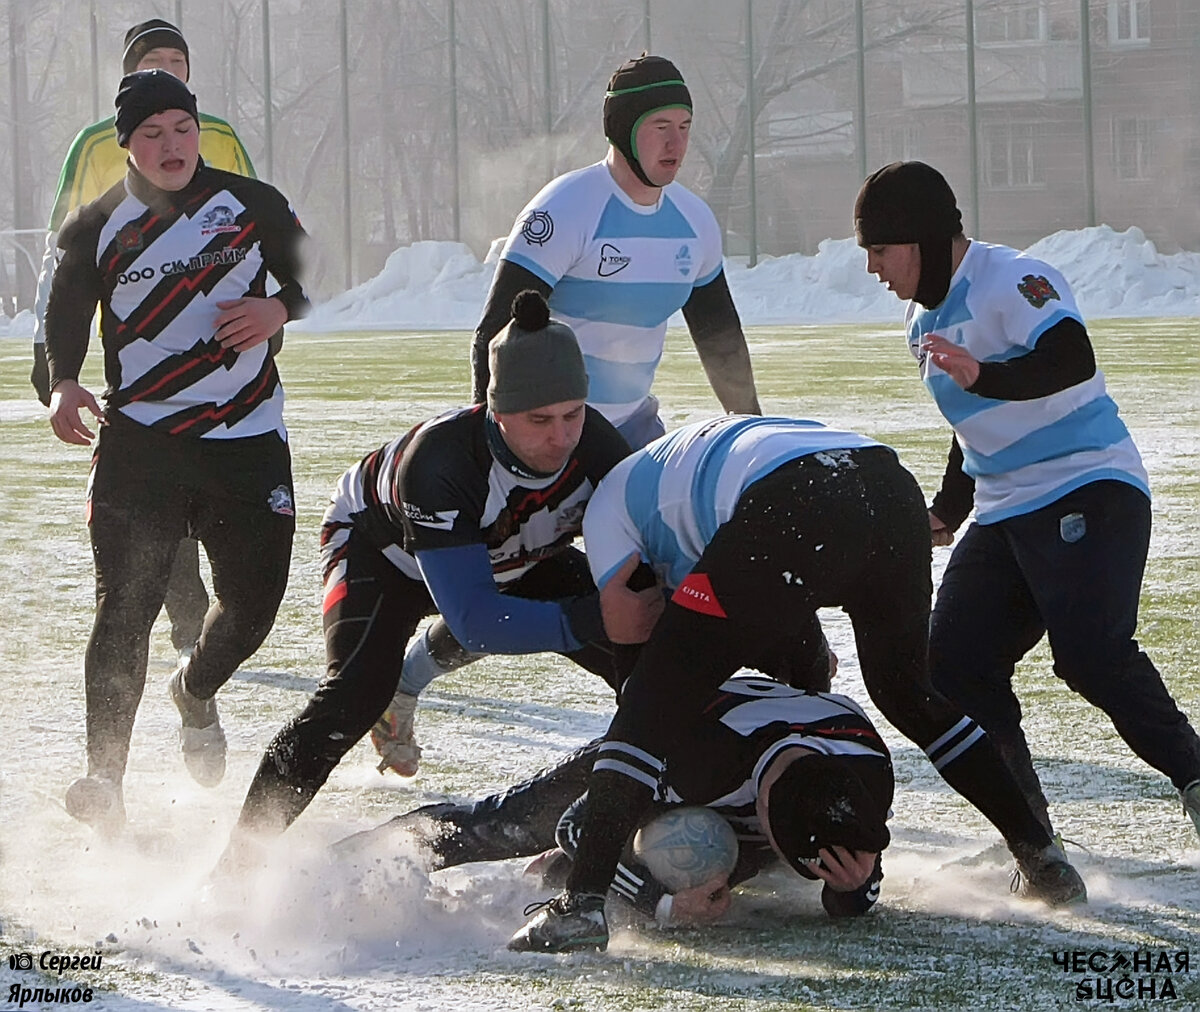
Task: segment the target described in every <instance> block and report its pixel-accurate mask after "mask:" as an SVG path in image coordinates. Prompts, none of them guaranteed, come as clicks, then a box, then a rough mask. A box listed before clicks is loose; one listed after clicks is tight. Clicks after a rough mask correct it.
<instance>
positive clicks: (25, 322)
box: [0, 309, 33, 337]
mask: <svg viewBox="0 0 1200 1012" xmlns="http://www.w3.org/2000/svg"><path fill="white" fill-rule="evenodd" d="M0 337H33V313H31V312H30V311H29V310H28V309H22V310H21V311H20V312H19V313H17V315H16V316H12V317H9V316H5V315H4V314H3V313H0Z"/></svg>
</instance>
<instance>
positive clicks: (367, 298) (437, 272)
mask: <svg viewBox="0 0 1200 1012" xmlns="http://www.w3.org/2000/svg"><path fill="white" fill-rule="evenodd" d="M497 245H498V244H494V245H493V248H492V251H491V252H490V253H489V255H488V257H487V259H486V261H485V262H484V263H482V264H481V263H480V262H479V261H478V260H476V259H475V257H474V256H473V255H472V253H471V251H470V250H469V249H468V248H467V247H466V246H464V245H462V244H461V243H454V242H420V243H415V244H414V245H412V246H406V247H403V248H402V249H399V250H397V251H396V252H394V253H393V254H392V255H391V256H390V257H389V258H388V261H387V264H386V265H385V266H384V269H383V270H382V271H381V272H380V273H379V274H378V275H377V276H376V277H374V278H372V279H371V280H370V281H368V282H366V283H365V284H362V285H359V286H358V287H357V288H353V289H351V290H350V291H348V292H345V293H344V294H342V295H339V296H337V297H336V298H334V299H331V300H330V301H329V302H326V303H325V304H323V305H321V306H319V307H318V308H317V309H316V310H315V311H314V313H313V315H312V316H311V317H310V318H309V319H307V320H305V321H304V322H303V323H300V324H297V325H295V329H297V330H318V331H329V330H357V329H393V330H410V329H419V330H472V329H474V327H475V326H476V324H478V323H479V316H480V313H481V312H482V310H483V303H484V300H485V298H486V296H487V290H488V286H489V285H490V284H491V280H492V273H493V270H494V260H495V254H496V251H497ZM1029 252H1030V253H1032V254H1033V255H1034V256H1037V257H1040V258H1041V259H1043V260H1045V261H1046V262H1047V263H1050V264H1052V265H1053V266H1055V267H1057V268H1058V269H1059V270H1061V271H1062V272H1063V274H1064V275H1065V276H1066V278H1067V281H1068V283H1069V284H1070V285H1071V288H1072V290H1073V291H1074V293H1075V297H1076V299H1077V301H1078V302H1079V305H1080V308H1081V309H1082V311H1083V314H1084V316H1086V317H1089V318H1096V319H1100V318H1104V317H1112V316H1193V315H1200V253H1187V252H1184V253H1176V254H1173V255H1164V254H1161V253H1159V252H1158V250H1157V249H1156V248H1155V246H1154V243H1152V242H1150V241H1149V240H1148V239H1147V238H1146V236H1145V233H1143V232H1142V230H1141V229H1139V228H1129V229H1126V230H1125V231H1124V232H1118V231H1116V230H1115V229H1113V228H1110V227H1109V226H1108V225H1099V226H1096V227H1095V228H1085V229H1081V230H1078V231H1062V232H1056V233H1054V234H1053V235H1051V236H1047V237H1046V238H1045V239H1042V240H1040V241H1038V242H1037V243H1035V244H1034V245H1033V246H1031V247H1030V248H1029ZM726 270H727V274H728V278H729V287H730V289H731V290H732V292H733V297H734V301H735V302H736V303H737V307H738V312H739V314H740V315H741V318H742V322H743V323H744V324H746V325H747V326H759V325H788V324H810V323H881V322H889V323H890V322H894V321H896V320H898V319H899V318H900V316H901V306H900V304H899V303H898V302H897V300H896V298H895V296H893V295H892V293H891V292H889V291H888V290H887V288H886V287H885V286H883V285H881V284H879V282H878V281H876V280H875V278H874V276H873V275H870V274H868V273H867V271H866V254H865V253H864V252H863V251H862V250H861V249H859V247H858V246H857V244H856V243H855V241H854V240H853V239H826V240H824V241H823V242H822V243H821V244H820V245H819V246H818V248H817V253H816V255H815V256H806V255H805V254H802V253H792V254H790V255H788V256H782V257H765V258H763V259H762V260H760V261H759V263H758V264H757V265H756V266H755V267H747V266H746V265H745V262H744V261H739V260H730V261H729V262H728V263H727V266H726ZM671 322H672V324H674V325H682V324H683V320H682V318H681V317H680V316H679V315H678V314H676V316H675V318H674V319H673V320H672V321H671Z"/></svg>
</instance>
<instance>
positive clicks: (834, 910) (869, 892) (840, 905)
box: [821, 854, 883, 917]
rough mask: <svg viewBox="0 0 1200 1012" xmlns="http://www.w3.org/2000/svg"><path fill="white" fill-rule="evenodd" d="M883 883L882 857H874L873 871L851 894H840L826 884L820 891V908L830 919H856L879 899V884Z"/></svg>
mask: <svg viewBox="0 0 1200 1012" xmlns="http://www.w3.org/2000/svg"><path fill="white" fill-rule="evenodd" d="M882 881H883V856H882V855H881V854H876V855H875V870H874V871H873V872H871V876H870V878H868V879H867V881H866V883H865V884H864V885H863V886H862V887H860V888H859V889H856V890H855V891H854V892H852V893H840V892H837V891H836V890H833V889H830V888H829V884H828V883H826V884H825V886H824V888H822V889H821V906H823V907H824V908H825V913H827V914H828V915H829V916H830V917H858V916H859V915H860V914H865V913H866V912H867V911H868V910H870V909H871V908H872V907H873V906H875V901H876V900H877V899H879V883H880V882H882Z"/></svg>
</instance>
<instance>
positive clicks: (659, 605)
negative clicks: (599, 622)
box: [600, 552, 666, 643]
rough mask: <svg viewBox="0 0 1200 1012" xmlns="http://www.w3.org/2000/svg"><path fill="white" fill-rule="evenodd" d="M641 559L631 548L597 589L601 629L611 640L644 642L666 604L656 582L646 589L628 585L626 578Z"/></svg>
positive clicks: (616, 641)
mask: <svg viewBox="0 0 1200 1012" xmlns="http://www.w3.org/2000/svg"><path fill="white" fill-rule="evenodd" d="M641 561H642V560H641V556H640V555H638V553H637V552H634V553H633V554H632V555H630V556H629V558H627V559H626V560H625V561H624V562H623V563H622V564H621V568H620V569H618V570H617V571H616V572H615V573H613V575H612V579H610V580H609V581H608V583H606V584H605V585H604V589H603V590H601V591H600V614H601V615H602V616H603V618H604V631H605V632H606V633H607V634H608V638H609V639H610V640H611V641H612V642H613V643H645V642H646V640H648V639H649V638H650V633H652V632H653V631H654V624H655V623H656V622H657V621H658V617H659V615H661V614H662V612H663V608H665V607H666V602H665V601H664V600H663V595H662V591H661V590H660V589H659V587H658V585H657V584H656V585H655V586H653V587H647V588H646V589H645V590H631V589H630V588H629V586H628V580H629V578H630V577H631V576H633V574H634V571H635V570H636V569H637V567H638V566H639V565H640V564H641Z"/></svg>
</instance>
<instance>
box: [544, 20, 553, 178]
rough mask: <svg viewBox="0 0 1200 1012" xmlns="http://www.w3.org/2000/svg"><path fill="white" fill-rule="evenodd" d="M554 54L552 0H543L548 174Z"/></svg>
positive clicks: (549, 170) (550, 167) (550, 173)
mask: <svg viewBox="0 0 1200 1012" xmlns="http://www.w3.org/2000/svg"><path fill="white" fill-rule="evenodd" d="M553 58H554V54H553V52H552V50H551V49H550V0H542V93H543V97H544V99H545V109H546V122H545V130H546V160H547V163H548V164H547V171H546V175H547V176H548V177H549V176H553V175H554V162H555V159H554V146H553V145H552V144H551V143H550V135H551V133H553V131H554V108H553V106H552V104H551V94H552V93H551V91H550V88H551V85H552V82H551V63H552V61H553Z"/></svg>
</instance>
